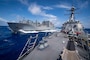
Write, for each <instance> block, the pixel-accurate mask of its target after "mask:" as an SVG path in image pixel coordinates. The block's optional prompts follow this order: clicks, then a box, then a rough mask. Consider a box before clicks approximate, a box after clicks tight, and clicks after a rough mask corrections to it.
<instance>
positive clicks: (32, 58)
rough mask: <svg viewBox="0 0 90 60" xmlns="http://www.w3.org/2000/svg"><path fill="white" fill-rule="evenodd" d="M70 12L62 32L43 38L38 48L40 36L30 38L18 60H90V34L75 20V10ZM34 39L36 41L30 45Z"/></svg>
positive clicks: (72, 9)
mask: <svg viewBox="0 0 90 60" xmlns="http://www.w3.org/2000/svg"><path fill="white" fill-rule="evenodd" d="M70 11H71V16H70V20H69V21H68V22H65V23H64V24H63V26H62V30H61V31H57V32H52V33H51V34H49V35H48V36H45V37H43V39H42V41H40V42H39V44H38V45H37V46H36V47H35V43H36V41H37V38H38V35H36V37H31V36H30V38H28V40H27V42H26V44H25V46H24V48H23V50H22V51H21V53H20V55H19V57H18V59H17V60H90V34H88V33H85V32H84V31H83V26H82V24H81V23H80V22H79V21H75V20H74V11H75V8H74V7H72V8H71V10H70ZM67 25H69V26H67ZM32 38H36V39H35V41H34V42H33V43H29V42H30V41H31V39H32ZM31 44H33V45H32V46H31ZM25 51H26V52H25Z"/></svg>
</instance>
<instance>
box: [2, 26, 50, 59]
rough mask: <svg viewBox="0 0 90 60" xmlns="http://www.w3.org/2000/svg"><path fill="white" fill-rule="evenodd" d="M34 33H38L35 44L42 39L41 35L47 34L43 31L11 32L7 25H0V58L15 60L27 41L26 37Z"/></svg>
mask: <svg viewBox="0 0 90 60" xmlns="http://www.w3.org/2000/svg"><path fill="white" fill-rule="evenodd" d="M48 33H49V32H48ZM36 34H38V40H37V43H36V45H38V43H39V41H41V40H42V37H44V36H47V35H48V34H46V33H45V32H39V33H31V34H20V33H18V34H13V33H12V32H11V31H10V30H9V29H8V27H7V26H0V60H16V59H17V58H18V56H19V54H20V52H21V51H22V49H23V47H24V45H25V43H26V42H27V39H28V38H29V37H30V36H33V37H34V36H36ZM33 40H34V39H33ZM33 40H32V41H33Z"/></svg>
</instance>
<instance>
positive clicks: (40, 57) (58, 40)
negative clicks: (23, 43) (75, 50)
mask: <svg viewBox="0 0 90 60" xmlns="http://www.w3.org/2000/svg"><path fill="white" fill-rule="evenodd" d="M46 40H47V41H48V44H49V46H48V47H47V48H45V49H44V50H38V49H37V47H38V46H37V47H36V48H35V49H34V50H33V51H32V52H31V53H30V54H28V55H27V56H26V57H24V58H23V60H56V59H57V58H58V57H59V54H60V52H61V51H62V50H63V48H64V47H66V44H67V41H68V39H67V38H64V35H63V34H62V33H59V34H58V36H57V37H56V35H55V34H53V35H52V36H50V38H46ZM63 41H65V43H63Z"/></svg>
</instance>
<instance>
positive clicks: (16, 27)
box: [8, 20, 54, 33]
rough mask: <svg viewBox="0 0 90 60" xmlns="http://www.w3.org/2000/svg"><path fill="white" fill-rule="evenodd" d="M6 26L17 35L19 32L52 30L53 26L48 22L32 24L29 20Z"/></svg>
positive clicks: (10, 23)
mask: <svg viewBox="0 0 90 60" xmlns="http://www.w3.org/2000/svg"><path fill="white" fill-rule="evenodd" d="M8 25H9V27H10V29H11V31H12V32H14V33H17V32H19V31H22V32H24V31H42V30H53V29H54V24H53V23H52V22H50V21H43V22H42V23H40V22H37V21H36V22H33V21H31V20H22V21H19V22H8Z"/></svg>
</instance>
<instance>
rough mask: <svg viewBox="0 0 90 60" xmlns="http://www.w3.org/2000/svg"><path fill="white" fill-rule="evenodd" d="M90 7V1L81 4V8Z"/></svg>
mask: <svg viewBox="0 0 90 60" xmlns="http://www.w3.org/2000/svg"><path fill="white" fill-rule="evenodd" d="M87 6H88V1H85V2H84V3H81V4H80V8H86V7H87Z"/></svg>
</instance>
